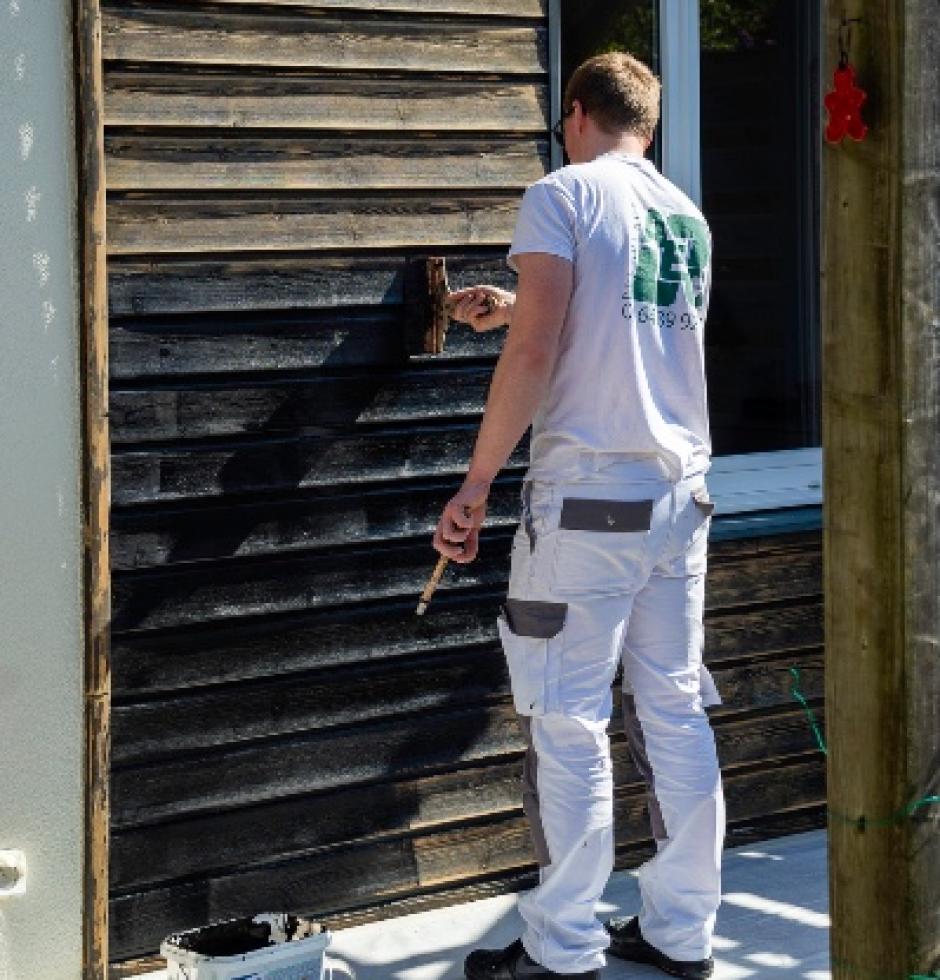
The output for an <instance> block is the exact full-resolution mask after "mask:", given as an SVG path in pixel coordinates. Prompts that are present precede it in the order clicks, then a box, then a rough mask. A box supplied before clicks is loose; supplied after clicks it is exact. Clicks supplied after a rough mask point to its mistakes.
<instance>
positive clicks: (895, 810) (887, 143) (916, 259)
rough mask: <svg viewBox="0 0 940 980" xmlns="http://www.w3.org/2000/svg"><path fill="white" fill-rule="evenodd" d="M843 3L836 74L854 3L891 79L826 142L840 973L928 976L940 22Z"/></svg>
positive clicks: (938, 933)
mask: <svg viewBox="0 0 940 980" xmlns="http://www.w3.org/2000/svg"><path fill="white" fill-rule="evenodd" d="M824 10H825V38H826V43H825V48H824V50H826V51H827V52H830V57H829V58H827V62H828V64H827V66H826V69H825V72H824V75H828V74H829V73H830V72H831V71H832V69H833V68H834V67H835V65H834V60H835V59H834V57H833V55H835V53H836V52H837V50H838V47H837V40H838V34H839V24H840V20H841V17H842V16H848V17H857V16H861V17H863V18H864V19H863V22H862V24H861V25H854V26H855V27H856V28H859V27H860V28H861V30H862V31H863V32H864V33H863V35H862V36H863V37H864V38H867V39H869V40H868V41H865V42H863V43H862V44H860V45H857V44H853V50H852V61H853V63H855V64H856V65H857V70H858V73H859V78H860V79H863V80H864V82H863V83H862V84H863V85H864V87H865V88H866V89H867V90H868V91H869V92H871V93H877V95H876V97H870V98H869V101H868V102H866V103H865V105H864V106H863V109H862V116H863V118H864V120H865V122H866V123H867V124H868V127H869V129H868V133H867V135H866V137H865V140H864V142H862V143H855V142H854V141H853V140H851V139H848V138H847V139H845V140H844V141H843V142H842V143H841V144H839V145H826V146H824V153H823V165H824V171H823V189H824V191H823V228H824V239H823V264H822V301H823V302H822V307H823V316H822V327H823V337H822V339H823V357H824V363H825V371H824V372H823V413H822V416H823V442H824V444H825V446H826V453H825V458H824V480H825V494H824V498H825V515H826V516H825V521H824V535H825V545H826V554H827V562H826V596H827V603H826V636H827V664H826V689H827V692H828V696H829V698H830V711H829V718H828V723H829V755H828V761H829V767H828V775H829V808H830V813H831V817H830V823H829V838H828V839H829V859H830V860H829V871H830V893H831V909H832V919H833V921H832V958H833V977H834V978H836V980H848V978H852V977H856V976H858V974H859V972H861V971H865V972H868V973H870V974H872V975H878V976H922V975H925V974H928V973H930V972H934V971H935V969H936V968H937V966H938V962H940V960H938V950H940V877H938V875H937V868H938V867H940V834H938V832H937V829H938V813H940V809H938V807H937V806H936V805H934V806H932V807H929V808H927V807H922V808H919V809H918V810H917V811H915V812H914V813H910V815H908V811H907V810H906V808H907V807H909V806H912V805H914V804H915V803H916V801H918V800H919V799H922V798H923V797H925V796H927V795H935V794H937V792H938V790H940V786H938V782H937V777H938V768H937V763H938V755H937V732H938V731H940V658H938V656H937V637H938V635H940V572H938V566H940V561H938V556H940V509H938V486H940V439H938V430H940V345H938V342H937V341H938V333H937V324H938V311H940V284H938V279H937V269H938V267H940V242H938V236H937V226H938V210H937V201H938V191H940V56H938V51H940V24H938V21H937V18H936V10H935V5H933V4H928V3H916V2H915V3H901V2H899V0H873V2H871V3H860V2H858V0H854V2H851V3H847V4H841V3H834V2H832V0H830V2H828V3H826V5H825V7H824ZM854 36H858V35H854ZM847 326H848V329H847ZM862 816H864V817H865V818H866V820H867V821H868V822H867V825H865V824H863V825H861V826H860V825H859V824H858V823H856V818H859V817H862Z"/></svg>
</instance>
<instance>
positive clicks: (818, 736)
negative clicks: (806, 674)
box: [790, 667, 829, 755]
mask: <svg viewBox="0 0 940 980" xmlns="http://www.w3.org/2000/svg"><path fill="white" fill-rule="evenodd" d="M790 673H791V674H792V675H793V677H794V678H795V680H794V681H793V684H792V685H791V687H790V693H791V694H792V695H793V697H795V698H796V699H797V701H799V702H800V704H802V705H803V710H804V711H805V712H806V717H807V718H809V723H810V725H811V726H812V728H813V734H814V735H815V736H816V744H817V745H818V746H819V748H820V749H821V750H822V752H823V755H829V750H828V749H827V748H826V743H825V742H824V741H823V737H822V732H821V731H820V730H819V725H817V724H816V716H815V715H814V714H813V709H812V708H811V707H810V706H809V705H808V704H807V703H806V698H805V697H804V696H803V692H802V691H801V690H800V689H799V687H797V685H798V684H799V683H800V671H799V668H798V667H791V668H790Z"/></svg>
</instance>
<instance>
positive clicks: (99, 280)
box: [71, 0, 111, 980]
mask: <svg viewBox="0 0 940 980" xmlns="http://www.w3.org/2000/svg"><path fill="white" fill-rule="evenodd" d="M71 14H72V27H71V30H72V38H73V41H74V50H75V59H76V60H75V66H74V78H73V80H74V85H75V90H76V114H77V118H76V120H75V127H76V133H77V191H78V201H77V215H78V230H77V235H76V242H77V244H76V248H77V253H78V255H77V265H78V272H79V275H78V305H79V345H80V371H79V374H80V386H79V399H80V403H81V473H80V481H81V492H80V500H81V505H80V506H81V517H82V540H81V562H82V599H81V601H82V613H83V615H82V620H83V636H82V650H83V653H82V659H83V684H82V686H83V741H84V759H83V768H84V771H83V773H82V803H81V807H82V820H83V828H82V830H83V834H82V853H83V871H82V882H81V910H80V911H81V931H82V936H81V944H82V967H81V971H82V973H81V975H82V978H83V980H104V977H105V976H106V975H107V967H108V958H109V948H108V929H109V911H108V863H109V833H110V827H109V824H110V811H111V799H110V764H111V760H110V747H111V746H110V739H111V732H110V727H111V714H110V712H111V698H110V695H111V651H110V635H109V630H110V623H111V590H110V578H111V570H110V565H109V549H108V535H109V530H110V528H109V522H110V510H109V506H110V495H111V468H110V459H109V433H108V319H107V271H106V270H107V266H106V262H107V256H106V254H105V242H106V238H107V225H106V213H105V212H106V208H105V169H104V168H105V157H104V120H103V81H102V72H101V11H100V8H99V4H98V0H77V2H76V3H74V4H73V5H72V8H71Z"/></svg>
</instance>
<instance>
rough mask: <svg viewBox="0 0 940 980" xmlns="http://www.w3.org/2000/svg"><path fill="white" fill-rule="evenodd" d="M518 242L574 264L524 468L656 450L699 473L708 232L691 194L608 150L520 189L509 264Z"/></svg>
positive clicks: (706, 450) (537, 474) (705, 434)
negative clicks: (521, 195) (589, 456)
mask: <svg viewBox="0 0 940 980" xmlns="http://www.w3.org/2000/svg"><path fill="white" fill-rule="evenodd" d="M526 251H545V252H550V253H553V254H556V255H561V256H562V257H564V258H568V259H570V260H572V261H573V262H574V287H573V292H572V296H571V302H570V305H569V307H568V315H567V319H566V321H565V325H564V328H563V331H562V335H561V340H560V347H559V352H558V359H557V363H556V365H555V370H554V372H553V375H552V379H551V383H550V386H549V390H548V392H547V394H546V396H545V398H544V400H543V401H542V404H541V405H540V406H539V410H538V412H537V413H536V416H535V419H534V420H533V425H532V449H531V467H530V471H529V473H530V476H532V477H533V478H537V479H548V478H554V477H558V476H562V475H564V473H566V472H568V471H569V469H570V467H571V466H572V465H574V464H575V463H576V461H577V458H578V456H579V454H580V453H581V452H582V451H592V452H620V453H653V454H656V455H658V456H660V457H661V458H662V459H663V461H664V462H665V463H666V465H667V466H668V467H669V469H670V471H671V472H672V474H673V477H674V478H675V479H679V478H685V477H688V476H691V475H695V474H698V473H704V472H706V471H707V469H708V467H709V465H710V457H711V442H710V436H709V427H708V411H707V398H706V384H705V357H704V345H703V333H704V325H705V315H706V312H707V308H708V294H709V287H710V281H711V234H710V232H709V229H708V225H707V223H706V222H705V220H704V218H703V216H702V214H701V212H700V211H699V209H698V208H697V207H696V206H695V204H694V203H693V202H692V201H691V200H690V199H689V198H688V197H687V196H686V195H685V194H684V193H683V192H682V191H681V190H679V188H677V187H676V186H675V185H674V184H672V183H671V182H670V181H669V180H667V179H666V178H665V177H663V176H662V174H660V173H659V171H658V170H657V169H656V167H655V165H654V164H653V163H652V161H650V160H648V159H646V158H645V157H642V156H639V155H636V154H631V153H622V152H618V151H612V152H608V153H604V154H602V155H601V156H599V157H597V158H595V159H593V160H591V161H589V162H587V163H580V164H575V165H572V166H567V167H563V168H561V169H560V170H557V171H554V172H553V173H551V174H549V175H547V176H546V177H544V178H542V180H540V181H537V182H536V183H535V184H533V185H532V186H531V187H530V188H529V189H528V190H527V192H526V194H525V197H524V198H523V202H522V205H521V207H520V212H519V220H518V222H517V226H516V233H515V235H514V237H513V243H512V246H511V248H510V251H509V257H508V261H509V264H510V266H513V261H512V256H513V255H514V254H515V253H516V252H526Z"/></svg>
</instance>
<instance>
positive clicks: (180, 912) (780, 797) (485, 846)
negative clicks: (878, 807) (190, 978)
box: [112, 755, 824, 956]
mask: <svg viewBox="0 0 940 980" xmlns="http://www.w3.org/2000/svg"><path fill="white" fill-rule="evenodd" d="M778 770H779V772H780V773H781V775H782V776H784V777H785V778H781V779H779V780H777V781H775V782H774V783H773V784H772V785H771V786H769V787H768V786H767V784H766V777H765V775H764V773H763V771H762V770H761V769H760V768H758V769H756V770H753V769H752V770H747V769H744V770H742V771H741V772H739V773H733V774H729V775H728V776H727V777H725V780H724V782H725V793H726V799H727V802H728V810H729V818H730V819H733V820H744V819H747V818H748V817H751V816H754V815H757V814H761V813H766V812H767V809H768V807H769V808H772V809H774V810H782V809H786V808H791V807H792V808H794V809H797V808H802V807H805V806H807V805H808V804H814V803H818V801H819V800H820V798H821V796H822V794H823V793H824V788H823V772H824V770H823V766H822V765H821V764H820V762H819V760H818V758H816V757H815V756H813V755H810V756H805V755H804V756H800V755H797V756H795V757H793V758H792V760H779V761H778ZM643 808H644V804H643V800H642V797H641V796H640V795H638V794H637V792H636V790H634V791H633V792H628V793H618V794H617V797H616V800H615V819H616V821H617V825H618V841H619V842H620V843H621V845H623V844H627V843H629V842H632V841H639V840H644V839H648V837H649V830H648V825H647V823H646V819H645V813H644V809H643ZM531 865H532V851H531V845H530V842H529V836H528V827H527V825H526V822H525V820H524V818H523V817H522V816H521V815H518V811H516V812H515V813H513V812H510V813H509V814H508V815H507V814H497V815H495V816H492V817H490V818H489V819H488V820H487V822H486V823H485V824H483V825H471V826H469V827H458V828H452V829H441V830H431V831H430V832H428V833H417V834H414V835H411V836H409V837H406V838H397V839H396V838H393V839H391V840H377V841H374V842H369V841H365V842H363V843H362V844H361V845H360V846H358V847H355V848H327V849H325V850H323V851H318V852H314V853H313V854H310V855H307V856H305V857H302V858H299V859H298V860H296V861H294V862H292V870H291V876H290V878H289V879H282V880H281V883H280V884H279V885H278V886H277V889H276V898H272V897H270V896H271V892H270V891H269V889H270V888H271V884H270V882H271V878H270V872H269V870H268V869H267V868H266V867H264V866H260V867H255V868H246V869H243V870H241V871H234V872H233V873H230V874H223V875H218V876H213V877H210V878H208V879H205V880H200V881H192V882H183V883H179V884H176V885H169V886H164V887H162V888H161V887H157V888H154V889H148V890H142V891H137V892H133V893H129V894H125V895H121V896H118V897H116V898H115V900H114V902H113V908H114V932H113V934H112V941H113V943H114V945H115V947H117V948H120V949H122V950H123V951H124V955H126V956H133V955H140V954H141V953H145V952H148V951H149V950H150V949H152V948H153V945H154V944H155V943H157V942H159V939H160V938H162V936H163V933H162V932H160V930H161V929H163V928H164V925H163V924H164V923H170V924H171V925H170V927H171V928H174V929H175V928H179V927H182V925H183V924H185V923H188V922H193V921H200V922H201V921H204V920H205V919H215V918H222V917H228V916H234V915H240V914H247V910H250V909H252V908H255V907H261V906H263V905H266V904H270V903H271V901H276V903H277V904H278V905H285V906H288V907H290V908H296V909H298V910H303V911H304V912H306V913H308V914H322V913H324V912H326V911H327V910H329V909H335V910H337V911H338V910H340V909H343V908H351V907H355V906H365V905H370V904H375V902H376V900H377V899H385V900H387V899H390V898H393V897H395V896H398V895H403V894H408V893H413V892H414V891H415V890H416V889H417V888H421V887H425V888H430V887H435V886H446V885H448V884H449V883H452V882H455V881H459V880H461V879H462V880H467V879H472V878H473V877H480V876H481V875H482V874H496V873H499V872H504V871H508V870H511V869H518V868H530V867H531ZM365 869H368V873H365ZM366 881H369V882H370V884H371V888H370V889H369V890H365V889H364V888H363V884H364V883H365V882H366ZM243 910H245V911H243Z"/></svg>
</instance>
